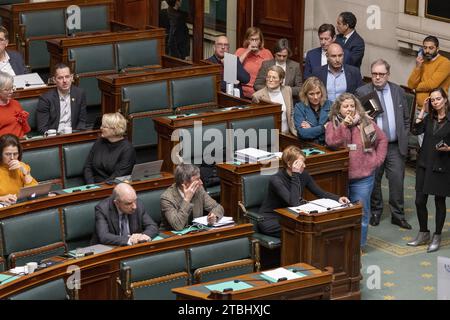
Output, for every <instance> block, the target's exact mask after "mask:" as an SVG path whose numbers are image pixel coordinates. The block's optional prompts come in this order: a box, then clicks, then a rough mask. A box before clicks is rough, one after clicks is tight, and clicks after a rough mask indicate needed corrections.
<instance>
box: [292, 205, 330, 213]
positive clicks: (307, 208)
mask: <svg viewBox="0 0 450 320" xmlns="http://www.w3.org/2000/svg"><path fill="white" fill-rule="evenodd" d="M288 209H290V210H292V211H294V212H297V213H300V212H304V213H322V212H327V211H328V210H327V208H324V207H321V206H318V205H316V204H314V203H306V204H302V205H301V206H298V207H289V208H288Z"/></svg>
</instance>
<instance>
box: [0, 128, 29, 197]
mask: <svg viewBox="0 0 450 320" xmlns="http://www.w3.org/2000/svg"><path fill="white" fill-rule="evenodd" d="M0 151H1V153H2V162H1V164H0V202H2V203H6V204H13V203H15V202H16V201H17V194H18V193H19V190H20V188H23V187H29V186H33V185H36V184H37V181H36V180H35V179H34V178H33V177H32V176H31V170H30V166H28V165H27V164H25V163H23V162H22V161H21V160H22V146H21V145H20V142H19V139H18V138H17V137H16V136H14V135H12V134H5V135H3V136H1V137H0Z"/></svg>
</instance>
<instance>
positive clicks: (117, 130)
mask: <svg viewBox="0 0 450 320" xmlns="http://www.w3.org/2000/svg"><path fill="white" fill-rule="evenodd" d="M102 126H103V127H108V128H111V129H113V133H114V135H115V136H124V135H125V133H126V132H127V120H126V119H125V118H124V116H123V115H122V114H120V113H119V112H116V113H105V114H104V115H103V117H102Z"/></svg>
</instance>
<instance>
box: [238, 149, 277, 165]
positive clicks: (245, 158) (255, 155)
mask: <svg viewBox="0 0 450 320" xmlns="http://www.w3.org/2000/svg"><path fill="white" fill-rule="evenodd" d="M274 157H275V154H273V153H271V152H267V151H264V150H260V149H255V148H247V149H241V150H238V151H236V159H237V160H238V161H241V162H258V161H264V160H269V159H271V158H274Z"/></svg>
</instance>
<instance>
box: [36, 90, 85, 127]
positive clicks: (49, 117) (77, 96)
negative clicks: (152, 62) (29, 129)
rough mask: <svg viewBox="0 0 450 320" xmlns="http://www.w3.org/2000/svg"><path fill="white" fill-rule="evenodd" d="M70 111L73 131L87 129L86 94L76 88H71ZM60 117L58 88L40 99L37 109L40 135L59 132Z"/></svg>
mask: <svg viewBox="0 0 450 320" xmlns="http://www.w3.org/2000/svg"><path fill="white" fill-rule="evenodd" d="M70 101H71V103H70V109H71V120H72V129H73V130H85V129H86V94H85V93H84V91H83V89H80V88H78V87H76V86H73V85H72V87H71V88H70ZM59 117H60V100H59V95H58V90H57V89H56V88H54V89H52V90H50V91H48V92H46V93H44V94H43V95H41V96H40V97H39V102H38V106H37V109H36V120H37V127H38V131H39V132H40V133H44V132H45V131H47V130H48V129H56V130H58V125H59Z"/></svg>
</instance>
